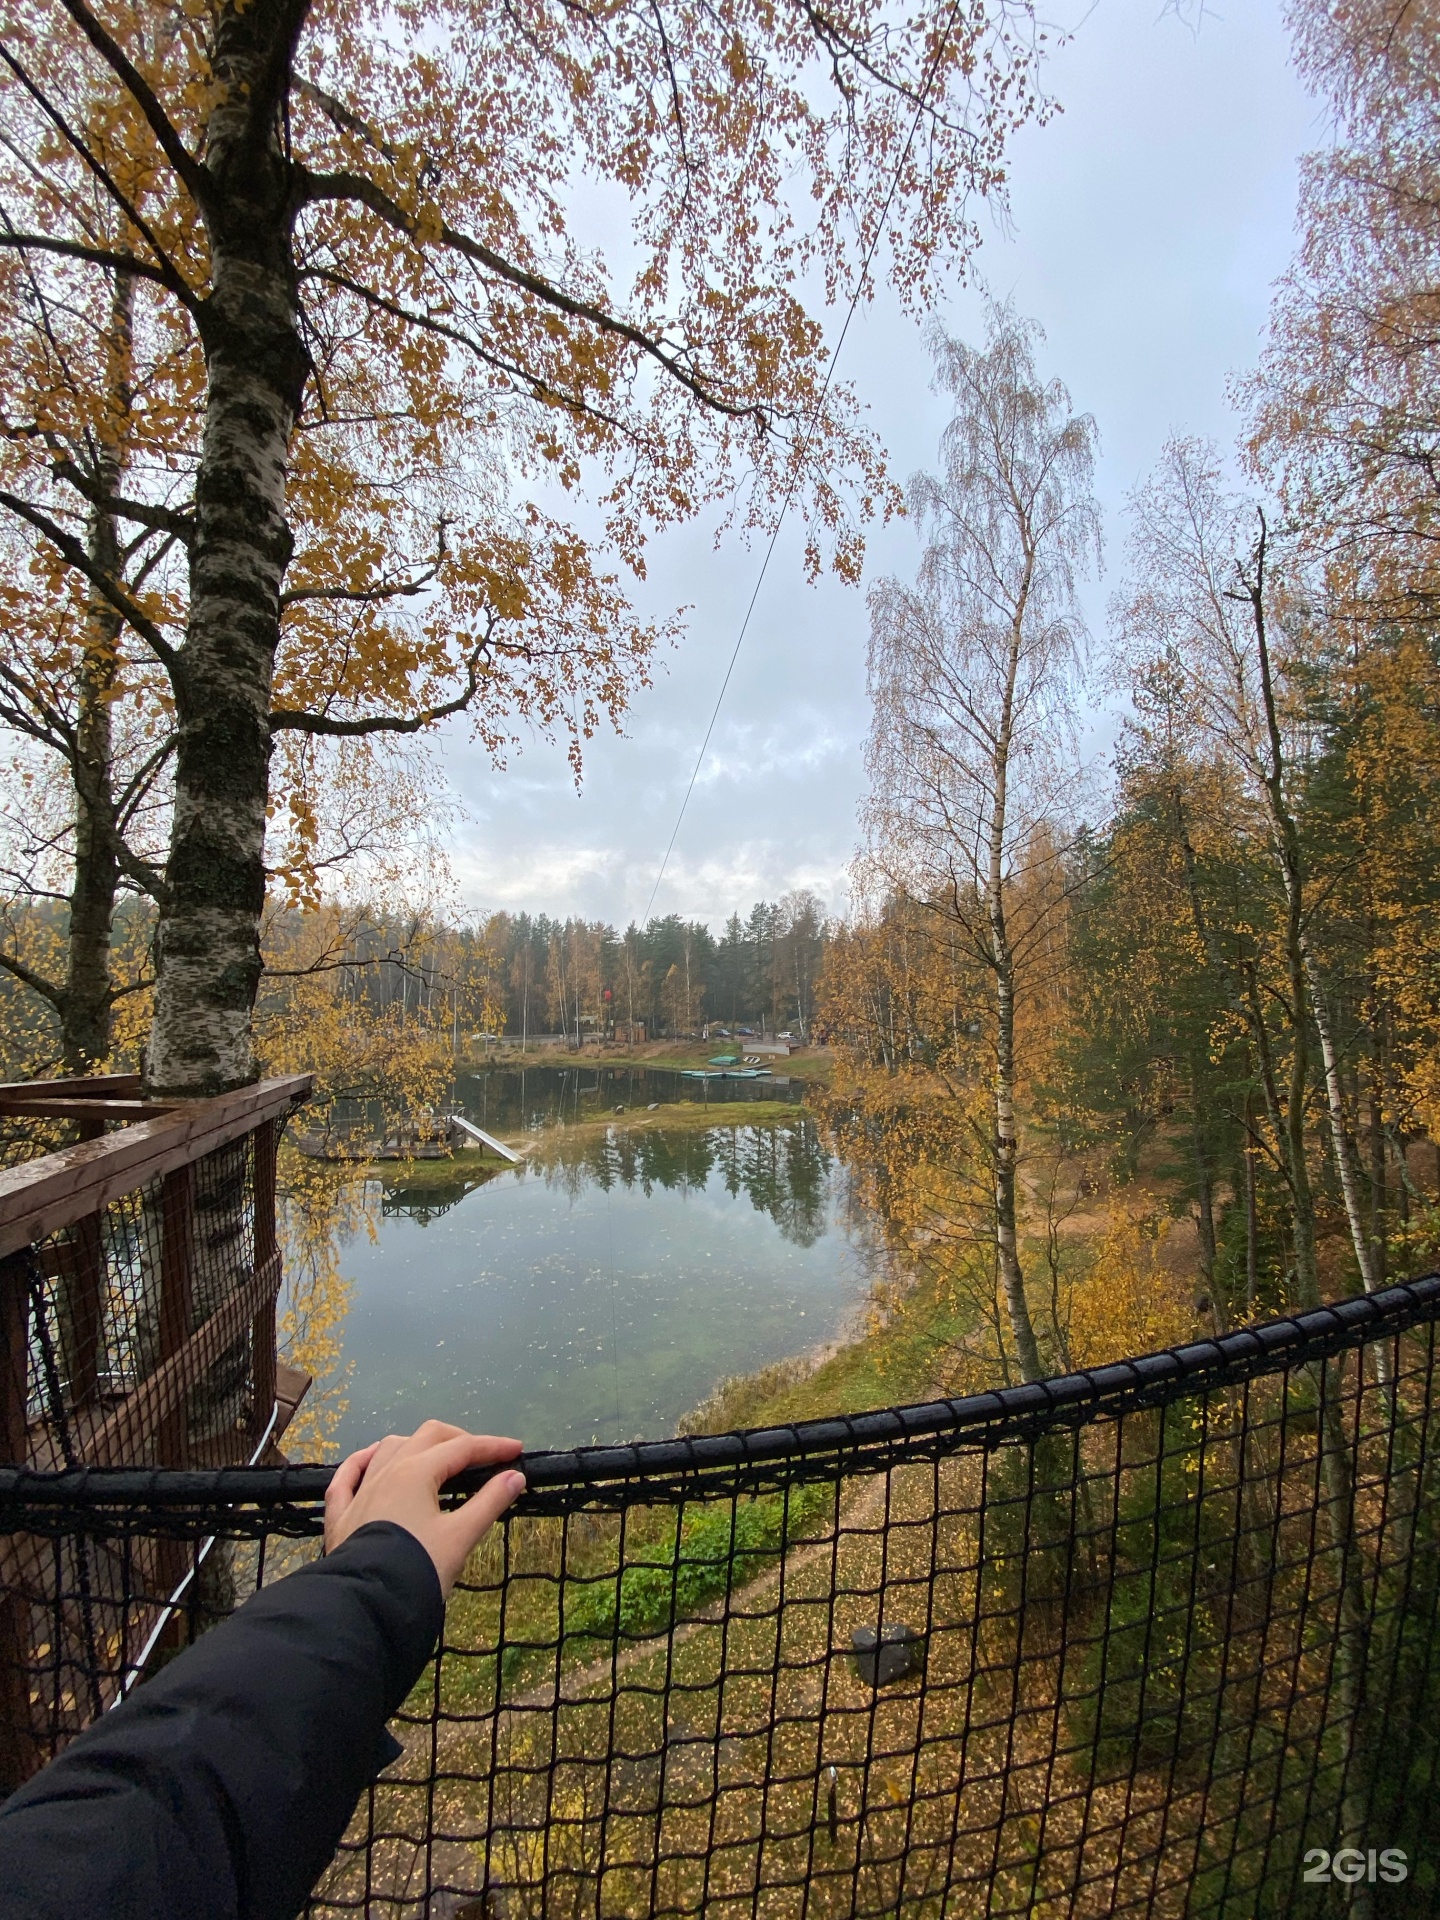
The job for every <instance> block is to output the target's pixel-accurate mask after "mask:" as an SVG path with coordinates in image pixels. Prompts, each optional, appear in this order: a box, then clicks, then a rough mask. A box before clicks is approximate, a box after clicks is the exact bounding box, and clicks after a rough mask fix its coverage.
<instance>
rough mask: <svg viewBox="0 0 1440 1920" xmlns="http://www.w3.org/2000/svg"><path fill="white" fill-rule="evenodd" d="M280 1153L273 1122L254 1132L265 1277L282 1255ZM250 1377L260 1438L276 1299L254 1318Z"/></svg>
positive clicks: (260, 1264)
mask: <svg viewBox="0 0 1440 1920" xmlns="http://www.w3.org/2000/svg"><path fill="white" fill-rule="evenodd" d="M279 1149H280V1131H279V1128H278V1127H277V1126H276V1124H275V1122H274V1121H273V1120H264V1121H262V1122H261V1124H260V1125H259V1126H258V1127H257V1128H256V1129H255V1133H254V1137H253V1147H252V1151H253V1153H254V1156H255V1159H254V1185H253V1192H254V1196H255V1271H256V1272H257V1273H263V1272H264V1271H265V1269H266V1268H267V1267H268V1266H270V1265H272V1264H273V1263H274V1261H275V1258H276V1255H277V1253H278V1252H279V1241H278V1240H277V1238H276V1234H275V1156H276V1154H277V1153H278V1152H279ZM251 1339H252V1348H251V1377H252V1378H253V1380H254V1382H255V1398H254V1401H253V1404H252V1407H251V1415H250V1418H251V1431H252V1433H254V1434H255V1435H256V1436H257V1438H258V1436H259V1435H260V1434H262V1433H264V1431H265V1429H266V1427H267V1426H269V1424H270V1415H271V1413H272V1412H273V1411H274V1408H275V1295H274V1294H273V1293H270V1294H268V1295H267V1297H266V1300H265V1303H264V1304H263V1305H262V1306H261V1308H260V1311H259V1312H258V1313H257V1314H256V1315H255V1320H254V1323H253V1330H252V1335H251Z"/></svg>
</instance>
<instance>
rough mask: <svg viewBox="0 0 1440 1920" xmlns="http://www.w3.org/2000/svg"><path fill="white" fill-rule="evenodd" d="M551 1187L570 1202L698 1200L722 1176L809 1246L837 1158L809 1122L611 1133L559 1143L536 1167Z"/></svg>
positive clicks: (825, 1210) (822, 1216)
mask: <svg viewBox="0 0 1440 1920" xmlns="http://www.w3.org/2000/svg"><path fill="white" fill-rule="evenodd" d="M532 1164H535V1165H536V1170H537V1171H538V1172H539V1173H540V1174H541V1175H542V1177H543V1178H544V1180H545V1183H546V1185H547V1186H551V1187H554V1188H556V1189H558V1190H559V1191H560V1192H562V1193H564V1194H566V1195H567V1196H568V1197H569V1198H570V1199H572V1200H575V1199H578V1198H579V1197H580V1195H581V1194H582V1193H584V1191H585V1190H586V1188H587V1187H591V1186H598V1187H600V1188H602V1189H603V1190H605V1191H607V1192H608V1191H609V1190H610V1189H611V1188H613V1187H617V1186H621V1187H626V1188H638V1189H639V1190H640V1192H641V1193H643V1194H646V1195H649V1194H650V1193H652V1192H654V1190H655V1189H656V1188H657V1187H663V1188H666V1189H668V1190H669V1191H672V1192H681V1193H689V1192H695V1193H700V1192H703V1191H704V1190H705V1188H707V1187H708V1186H709V1185H710V1183H711V1180H712V1179H713V1178H714V1177H715V1176H716V1175H717V1174H718V1175H719V1177H720V1179H721V1181H722V1183H723V1185H724V1187H725V1191H726V1192H727V1193H728V1194H730V1195H731V1196H732V1198H735V1197H738V1196H739V1195H740V1194H742V1193H743V1194H744V1195H745V1196H746V1198H747V1199H748V1200H749V1202H750V1204H751V1205H752V1206H753V1207H754V1208H755V1210H756V1211H757V1212H758V1213H766V1214H769V1216H770V1218H771V1219H772V1220H773V1221H774V1222H775V1224H776V1226H777V1227H778V1228H779V1230H780V1232H781V1233H782V1234H783V1235H784V1236H785V1238H786V1239H787V1240H789V1241H791V1242H793V1243H794V1244H795V1245H796V1246H800V1247H811V1246H814V1244H815V1242H816V1241H817V1240H819V1239H820V1238H821V1236H822V1235H823V1234H824V1232H825V1230H826V1228H827V1226H828V1224H829V1201H830V1176H831V1167H832V1156H831V1155H830V1154H829V1153H828V1152H827V1150H826V1149H825V1147H824V1146H823V1144H822V1143H821V1139H820V1133H819V1129H818V1128H817V1127H816V1125H815V1123H814V1122H813V1121H812V1120H808V1119H807V1120H801V1121H799V1122H797V1123H796V1124H794V1125H791V1126H774V1125H764V1126H753V1127H747V1126H725V1127H715V1128H711V1129H705V1130H694V1131H692V1130H691V1129H689V1128H686V1129H684V1130H683V1131H682V1130H676V1131H674V1132H666V1131H664V1130H663V1129H661V1128H655V1129H653V1130H652V1129H646V1130H645V1131H643V1132H634V1133H632V1132H629V1131H627V1130H626V1129H624V1128H622V1127H614V1128H610V1129H607V1130H606V1132H604V1133H603V1134H597V1135H593V1136H591V1137H590V1138H588V1139H584V1140H579V1141H561V1142H558V1143H557V1145H556V1148H555V1150H554V1152H553V1153H552V1154H547V1156H546V1157H545V1159H544V1160H543V1161H542V1162H539V1163H538V1164H537V1163H532Z"/></svg>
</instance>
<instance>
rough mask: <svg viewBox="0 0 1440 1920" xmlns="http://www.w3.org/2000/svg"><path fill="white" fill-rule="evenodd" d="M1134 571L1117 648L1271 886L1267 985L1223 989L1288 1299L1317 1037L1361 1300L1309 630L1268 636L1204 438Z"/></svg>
mask: <svg viewBox="0 0 1440 1920" xmlns="http://www.w3.org/2000/svg"><path fill="white" fill-rule="evenodd" d="M1131 567H1132V573H1133V576H1134V582H1135V584H1134V585H1133V587H1132V588H1131V590H1130V591H1129V593H1128V594H1127V595H1125V596H1124V597H1123V598H1122V600H1121V602H1120V603H1119V609H1118V610H1119V615H1120V627H1121V632H1122V635H1123V640H1124V644H1125V645H1126V646H1127V647H1129V648H1130V649H1131V651H1132V657H1133V658H1136V661H1137V664H1140V665H1142V670H1144V667H1145V666H1146V665H1148V663H1151V662H1153V661H1154V660H1155V659H1156V658H1157V656H1163V657H1164V658H1165V659H1166V660H1167V661H1168V662H1169V663H1170V665H1171V667H1172V669H1173V671H1174V672H1175V673H1176V674H1177V675H1178V676H1179V678H1180V680H1181V681H1182V682H1183V687H1184V692H1185V697H1186V703H1187V706H1188V709H1189V711H1190V713H1191V715H1192V716H1193V720H1194V724H1195V725H1196V727H1197V728H1198V729H1199V730H1200V733H1201V735H1202V737H1203V739H1204V740H1205V741H1206V742H1207V743H1208V745H1209V748H1210V750H1211V751H1213V752H1215V753H1216V754H1217V755H1218V756H1219V758H1220V761H1221V763H1222V764H1223V765H1225V766H1226V767H1228V768H1229V769H1230V770H1231V772H1232V775H1233V776H1234V777H1235V778H1236V779H1237V780H1238V782H1239V787H1240V791H1241V793H1242V795H1243V796H1244V800H1245V802H1246V804H1247V805H1248V808H1249V810H1250V822H1251V831H1252V832H1253V834H1254V836H1255V838H1256V840H1257V841H1258V842H1259V843H1261V844H1263V845H1265V846H1266V848H1267V849H1268V852H1269V856H1270V869H1271V872H1272V874H1273V876H1274V879H1275V882H1276V885H1277V888H1278V892H1279V914H1278V919H1277V945H1278V949H1279V955H1280V961H1281V965H1280V977H1279V979H1278V980H1277V981H1275V982H1273V983H1271V984H1268V985H1267V986H1265V987H1263V988H1262V985H1261V982H1260V978H1259V975H1258V972H1257V967H1256V963H1255V961H1254V960H1253V959H1252V960H1250V961H1245V960H1243V959H1242V960H1241V961H1240V965H1239V973H1238V977H1234V984H1233V987H1232V991H1233V994H1234V1003H1235V1008H1236V1013H1237V1016H1238V1017H1239V1018H1241V1019H1242V1020H1243V1021H1244V1023H1245V1025H1246V1026H1247V1027H1248V1029H1249V1031H1250V1035H1251V1038H1252V1040H1253V1043H1254V1048H1255V1056H1256V1061H1257V1064H1258V1069H1259V1079H1260V1085H1261V1088H1262V1091H1263V1094H1264V1099H1265V1105H1266V1110H1267V1114H1268V1118H1269V1123H1270V1138H1271V1141H1272V1143H1273V1145H1272V1151H1273V1153H1274V1155H1275V1158H1276V1162H1277V1165H1278V1168H1279V1170H1280V1172H1281V1174H1282V1176H1283V1178H1284V1180H1285V1183H1286V1187H1287V1189H1288V1193H1289V1200H1290V1209H1291V1217H1292V1227H1293V1252H1294V1262H1295V1265H1294V1272H1295V1291H1296V1298H1297V1304H1298V1305H1301V1306H1307V1307H1308V1306H1318V1305H1319V1304H1320V1283H1319V1272H1318V1267H1317V1261H1316V1247H1315V1199H1314V1193H1313V1184H1312V1180H1311V1175H1310V1167H1309V1159H1308V1142H1307V1133H1306V1127H1307V1112H1306V1105H1307V1101H1308V1098H1309V1094H1310V1088H1311V1084H1312V1079H1313V1077H1314V1067H1315V1061H1314V1049H1315V1045H1316V1043H1317V1042H1318V1051H1319V1066H1320V1070H1321V1073H1320V1078H1321V1085H1322V1087H1323V1092H1324V1098H1325V1107H1326V1113H1327V1117H1328V1120H1329V1126H1330V1137H1331V1149H1332V1152H1333V1155H1334V1161H1335V1168H1336V1173H1337V1176H1338V1179H1339V1183H1340V1189H1341V1193H1342V1196H1343V1199H1344V1204H1345V1215H1346V1221H1347V1224H1348V1226H1349V1229H1350V1237H1351V1244H1352V1246H1353V1248H1354V1252H1355V1259H1356V1262H1357V1265H1358V1267H1359V1270H1360V1276H1361V1280H1362V1282H1363V1284H1364V1286H1365V1288H1366V1290H1367V1291H1371V1290H1373V1289H1374V1288H1375V1286H1376V1285H1377V1284H1379V1281H1380V1278H1381V1272H1382V1269H1381V1266H1380V1260H1379V1255H1378V1250H1377V1248H1376V1246H1375V1243H1374V1241H1373V1239H1372V1237H1371V1234H1370V1231H1369V1223H1368V1221H1367V1220H1366V1217H1365V1209H1364V1206H1363V1204H1362V1199H1361V1175H1360V1169H1359V1166H1358V1163H1357V1159H1356V1154H1355V1149H1354V1142H1353V1133H1352V1126H1351V1116H1350V1114H1349V1112H1348V1108H1347V1102H1346V1096H1345V1089H1344V1085H1343V1081H1342V1074H1341V1060H1340V1056H1339V1051H1338V1047H1337V1040H1336V1027H1335V1020H1334V1017H1333V1013H1332V1009H1331V1005H1330V999H1329V995H1328V993H1327V989H1326V982H1325V979H1324V976H1323V973H1322V969H1321V966H1320V962H1319V956H1318V953H1317V947H1316V941H1315V936H1314V928H1313V924H1312V922H1313V914H1314V907H1315V899H1314V894H1315V887H1314V884H1313V875H1312V872H1311V866H1312V862H1311V859H1310V856H1309V851H1308V849H1307V846H1306V844H1305V839H1304V836H1303V835H1302V833H1301V827H1300V814H1301V806H1302V794H1301V789H1302V787H1303V783H1304V780H1305V777H1306V773H1307V764H1306V755H1305V751H1304V746H1303V738H1304V732H1305V722H1306V713H1305V707H1304V702H1303V699H1302V700H1301V701H1300V702H1299V703H1298V705H1297V701H1296V699H1295V697H1294V695H1293V694H1292V692H1291V689H1290V684H1289V683H1290V680H1291V678H1292V675H1293V672H1294V669H1295V668H1296V666H1297V664H1298V665H1300V666H1301V667H1302V668H1303V666H1304V665H1305V658H1304V655H1305V647H1304V621H1303V618H1300V617H1292V619H1291V621H1290V623H1289V626H1288V629H1287V627H1286V625H1284V624H1283V623H1280V624H1279V633H1278V641H1277V616H1279V615H1280V614H1281V612H1282V611H1283V609H1284V607H1285V600H1284V595H1283V590H1282V585H1281V582H1280V581H1279V579H1278V578H1277V575H1276V571H1275V563H1274V554H1273V549H1272V541H1271V536H1270V530H1269V526H1268V523H1267V521H1266V518H1265V515H1264V512H1263V511H1262V510H1261V509H1260V508H1258V507H1255V506H1253V505H1250V504H1249V503H1246V502H1245V501H1243V500H1240V499H1238V498H1236V497H1235V496H1233V495H1231V494H1228V493H1227V491H1226V489H1225V487H1224V485H1223V482H1222V480H1221V475H1220V468H1219V459H1218V456H1217V454H1216V452H1215V450H1214V448H1213V447H1209V446H1207V445H1205V444H1204V443H1202V442H1198V441H1191V440H1176V441H1173V442H1172V443H1171V444H1170V446H1169V447H1167V449H1166V451H1165V455H1164V457H1163V459H1162V461H1161V463H1160V466H1159V467H1158V469H1157V470H1156V473H1155V474H1154V476H1153V477H1152V479H1151V480H1150V481H1149V483H1148V484H1147V485H1146V486H1145V487H1144V488H1142V489H1141V490H1140V491H1139V493H1138V494H1137V495H1136V496H1135V499H1134V502H1133V534H1132V542H1131ZM1297 648H1298V649H1299V653H1298V654H1297ZM1301 677H1302V680H1303V678H1304V675H1303V672H1302V676H1301ZM1195 915H1196V920H1197V928H1196V930H1197V934H1198V935H1199V937H1200V938H1201V939H1202V941H1203V942H1204V943H1205V944H1206V946H1207V948H1208V950H1209V955H1210V962H1211V965H1212V968H1213V970H1214V971H1215V973H1216V975H1217V977H1224V976H1225V974H1226V973H1227V972H1229V973H1230V974H1231V975H1232V976H1234V975H1235V969H1234V968H1232V967H1230V966H1229V965H1228V963H1227V962H1226V960H1225V959H1224V957H1223V956H1222V955H1221V954H1220V952H1219V950H1218V947H1217V946H1216V943H1215V940H1214V936H1213V931H1212V929H1211V928H1210V927H1209V926H1208V925H1207V923H1206V918H1205V914H1204V910H1203V907H1202V905H1201V904H1200V902H1199V900H1198V898H1197V900H1196V903H1195ZM1275 1004H1278V1005H1279V1006H1280V1007H1282V1008H1283V1010H1284V1022H1285V1030H1284V1033H1283V1036H1281V1037H1279V1038H1277V1035H1276V1033H1275V1032H1274V1026H1273V1021H1272V1019H1271V1018H1270V1017H1269V1016H1268V1015H1267V1011H1266V1008H1267V1005H1275Z"/></svg>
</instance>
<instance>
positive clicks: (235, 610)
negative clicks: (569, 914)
mask: <svg viewBox="0 0 1440 1920" xmlns="http://www.w3.org/2000/svg"><path fill="white" fill-rule="evenodd" d="M302 17H303V10H302V9H301V8H299V7H295V6H288V7H287V6H284V5H281V4H279V3H278V0H254V3H253V4H251V5H250V6H247V7H243V8H242V7H240V6H238V5H232V6H230V7H228V8H227V9H226V12H225V15H224V17H223V19H222V23H221V25H220V28H219V30H218V32H217V35H216V45H215V60H214V66H215V78H216V89H217V102H218V104H217V105H216V107H215V109H214V111H213V113H212V115H211V118H210V124H209V127H208V129H207V142H206V156H205V161H204V168H203V171H204V184H203V187H202V212H203V213H204V217H205V225H206V229H207V234H208V237H209V241H210V251H211V285H212V291H211V293H210V295H209V297H208V298H207V300H206V301H205V303H204V305H203V308H202V309H201V316H200V331H201V339H202V342H203V345H204V350H205V365H206V375H207V392H206V405H205V428H204V435H203V439H202V443H201V451H200V461H199V467H198V471H197V474H196V482H195V525H194V535H193V540H192V545H191V549H190V613H189V623H188V627H187V630H186V636H185V644H184V646H183V647H182V648H180V649H179V650H178V652H177V654H176V656H175V660H174V663H173V667H172V679H173V683H174V688H175V705H176V722H177V735H178V739H177V747H176V759H175V815H174V825H173V828H172V833H171V844H170V857H169V862H168V865H167V868H166V876H165V878H166V888H167V898H166V902H165V906H164V909H163V912H162V914H161V919H160V929H159V941H158V959H159V976H158V986H157V992H156V1000H155V1020H154V1026H153V1028H152V1031H151V1036H150V1050H149V1056H148V1060H147V1067H146V1080H147V1084H148V1086H149V1089H150V1091H151V1092H152V1093H155V1094H170V1095H174V1094H190V1095H198V1094H215V1093H220V1092H224V1091H225V1090H227V1089H229V1088H231V1087H237V1086H242V1085H244V1084H245V1083H246V1082H247V1081H250V1080H253V1079H254V1077H255V1059H254V1054H253V1052H252V1048H251V1033H250V1010H251V1007H252V1005H253V1004H254V999H255V993H256V989H257V987H258V984H259V980H260V971H261V962H260V940H259V927H260V916H261V911H262V909H263V906H264V901H265V858H264V855H265V823H266V805H267V800H268V795H269V762H270V724H269V710H270V687H271V679H272V675H273V671H274V664H275V653H276V649H277V647H278V645H279V639H280V588H281V582H282V581H283V579H284V575H285V569H286V567H287V565H288V564H289V560H290V555H291V549H292V544H293V543H292V538H291V532H290V527H289V525H288V522H287V519H286V510H285V487H286V478H287V474H288V470H289V457H290V439H291V435H292V433H293V432H294V428H295V423H296V420H297V418H298V415H299V411H300V403H301V398H302V395H303V392H304V387H305V380H306V376H307V373H308V370H309V358H308V355H307V353H306V350H305V347H304V344H303V341H302V339H301V335H300V316H299V305H298V299H297V286H296V275H295V263H294V258H293V254H292V223H293V217H294V208H293V205H292V186H291V176H290V169H289V166H288V164H287V162H286V159H285V155H284V152H283V150H282V147H281V140H280V117H279V111H278V105H275V106H273V107H272V108H271V109H270V110H269V111H268V112H267V111H264V110H263V109H264V104H265V102H266V101H267V99H268V98H269V97H270V96H272V95H273V93H274V75H275V72H276V70H277V68H281V69H288V63H289V55H290V51H291V43H293V39H294V36H295V34H296V33H297V32H298V30H299V25H300V20H301V18H302ZM257 103H259V104H258V105H257Z"/></svg>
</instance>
